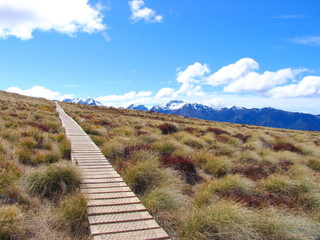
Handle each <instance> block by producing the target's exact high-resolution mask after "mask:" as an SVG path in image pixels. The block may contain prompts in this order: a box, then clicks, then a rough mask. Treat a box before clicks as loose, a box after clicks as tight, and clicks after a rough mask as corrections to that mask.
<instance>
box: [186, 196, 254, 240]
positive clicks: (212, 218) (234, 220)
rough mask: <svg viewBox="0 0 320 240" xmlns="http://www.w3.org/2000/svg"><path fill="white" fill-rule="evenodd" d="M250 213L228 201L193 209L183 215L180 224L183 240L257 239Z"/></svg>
mask: <svg viewBox="0 0 320 240" xmlns="http://www.w3.org/2000/svg"><path fill="white" fill-rule="evenodd" d="M252 217H253V214H252V212H251V211H249V210H247V209H245V208H244V207H242V206H241V205H239V204H236V203H233V202H229V201H222V200H220V201H217V202H215V203H214V204H212V205H209V206H205V207H200V208H193V209H190V210H189V211H188V212H186V213H184V214H183V216H182V219H181V222H180V231H181V233H180V234H181V237H182V238H183V239H194V240H196V239H197V240H201V239H203V240H206V239H221V240H224V239H225V240H242V239H243V240H247V239H258V238H257V233H256V232H255V231H254V229H252Z"/></svg>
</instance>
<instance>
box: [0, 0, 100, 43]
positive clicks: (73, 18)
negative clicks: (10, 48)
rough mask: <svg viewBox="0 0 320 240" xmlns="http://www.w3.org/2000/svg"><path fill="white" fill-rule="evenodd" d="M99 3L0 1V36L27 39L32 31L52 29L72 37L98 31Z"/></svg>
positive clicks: (76, 1) (85, 1) (34, 0)
mask: <svg viewBox="0 0 320 240" xmlns="http://www.w3.org/2000/svg"><path fill="white" fill-rule="evenodd" d="M101 10H102V8H101V4H97V6H96V7H92V6H90V5H89V3H88V0H67V1H65V0H54V1H52V0H27V1H26V0H1V1H0V38H7V37H9V36H15V37H17V38H20V39H23V40H27V39H31V38H32V33H33V31H35V30H40V31H49V30H55V31H57V32H60V33H64V34H68V35H70V36H73V35H74V34H76V33H77V32H86V33H93V32H96V31H102V30H104V29H105V28H106V26H105V25H104V24H103V23H102V21H103V15H102V14H101Z"/></svg>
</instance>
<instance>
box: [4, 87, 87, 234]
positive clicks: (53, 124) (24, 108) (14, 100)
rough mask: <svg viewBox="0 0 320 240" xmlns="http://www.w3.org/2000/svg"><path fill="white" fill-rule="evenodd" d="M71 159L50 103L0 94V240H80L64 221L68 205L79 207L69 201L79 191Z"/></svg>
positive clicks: (66, 141) (79, 198)
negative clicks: (69, 159) (68, 182)
mask: <svg viewBox="0 0 320 240" xmlns="http://www.w3.org/2000/svg"><path fill="white" fill-rule="evenodd" d="M69 156H70V143H69V142H68V140H67V139H66V136H65V133H64V131H63V129H62V128H61V124H60V120H59V118H58V114H57V112H56V110H55V104H54V103H53V102H52V101H47V100H44V99H37V98H30V97H25V96H21V95H17V94H12V93H6V92H2V91H1V92H0V239H1V240H5V239H48V240H49V239H50V240H52V239H77V238H78V236H77V237H74V236H73V235H74V234H72V233H71V230H70V227H71V225H70V224H69V223H70V221H69V222H68V221H67V220H66V219H67V218H66V217H65V216H66V215H68V214H69V215H70V208H67V206H68V204H70V203H69V202H70V201H73V204H75V202H76V201H78V203H79V202H81V201H83V199H82V198H83V197H82V196H78V195H72V194H70V195H69V193H71V192H74V191H76V190H77V188H78V185H79V183H78V181H79V176H78V173H77V172H76V170H75V168H74V167H73V166H72V165H71V164H70V163H69V162H68V161H67V159H68V158H69ZM63 176H64V177H68V178H69V179H68V181H69V180H70V183H72V184H74V185H72V184H71V185H70V184H66V185H64V184H65V183H66V182H65V179H63ZM75 196H78V197H77V199H78V200H74V199H75ZM70 199H71V200H70ZM68 201H69V202H68ZM84 206H85V205H84ZM68 224H69V225H68ZM65 226H67V227H65ZM87 237H88V235H87V234H84V235H83V236H82V237H81V239H85V238H87Z"/></svg>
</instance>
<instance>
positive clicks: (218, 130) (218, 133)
mask: <svg viewBox="0 0 320 240" xmlns="http://www.w3.org/2000/svg"><path fill="white" fill-rule="evenodd" d="M206 132H212V133H214V134H215V135H220V134H227V135H229V133H228V132H227V131H225V130H222V129H220V128H213V127H208V128H207V130H206Z"/></svg>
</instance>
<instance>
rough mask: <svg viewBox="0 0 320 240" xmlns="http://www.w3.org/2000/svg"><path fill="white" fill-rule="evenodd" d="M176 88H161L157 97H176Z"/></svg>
mask: <svg viewBox="0 0 320 240" xmlns="http://www.w3.org/2000/svg"><path fill="white" fill-rule="evenodd" d="M174 93H175V90H174V89H173V88H161V89H160V90H159V91H158V93H157V94H156V96H155V97H156V98H165V97H167V98H171V97H174Z"/></svg>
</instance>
